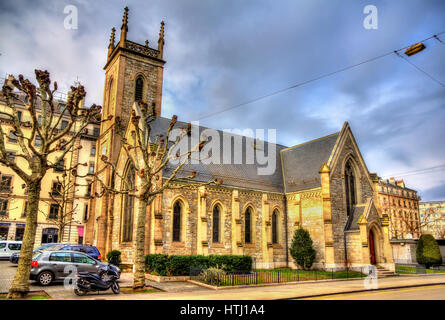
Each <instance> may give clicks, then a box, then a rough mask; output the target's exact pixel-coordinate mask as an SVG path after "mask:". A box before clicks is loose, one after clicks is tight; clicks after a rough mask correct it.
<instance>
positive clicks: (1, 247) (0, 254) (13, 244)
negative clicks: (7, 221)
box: [0, 240, 22, 260]
mask: <svg viewBox="0 0 445 320" xmlns="http://www.w3.org/2000/svg"><path fill="white" fill-rule="evenodd" d="M21 248H22V242H21V241H5V240H4V241H0V259H6V260H7V259H9V258H10V257H11V256H12V255H13V254H14V253H17V252H20V249H21Z"/></svg>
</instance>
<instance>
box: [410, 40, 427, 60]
mask: <svg viewBox="0 0 445 320" xmlns="http://www.w3.org/2000/svg"><path fill="white" fill-rule="evenodd" d="M425 48H426V47H425V45H424V44H423V43H422V42H419V43H416V44H414V45H412V46H411V47H409V48H408V49H406V50H405V54H406V55H407V56H408V57H410V56H412V55H414V54H416V53H419V52H420V51H422V50H423V49H425Z"/></svg>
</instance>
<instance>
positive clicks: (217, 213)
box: [212, 205, 221, 242]
mask: <svg viewBox="0 0 445 320" xmlns="http://www.w3.org/2000/svg"><path fill="white" fill-rule="evenodd" d="M220 218H221V210H220V207H219V205H216V206H214V207H213V217H212V241H213V242H219V240H220V239H219V238H220V235H219V226H220Z"/></svg>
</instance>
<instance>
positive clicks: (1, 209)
mask: <svg viewBox="0 0 445 320" xmlns="http://www.w3.org/2000/svg"><path fill="white" fill-rule="evenodd" d="M7 215H8V199H3V198H2V199H0V217H6V216H7Z"/></svg>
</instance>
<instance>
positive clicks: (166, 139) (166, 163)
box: [74, 101, 222, 289]
mask: <svg viewBox="0 0 445 320" xmlns="http://www.w3.org/2000/svg"><path fill="white" fill-rule="evenodd" d="M156 119H157V116H156V112H155V105H154V103H153V104H152V105H151V106H149V105H148V104H147V103H145V102H144V101H137V102H135V104H134V105H133V109H132V112H131V117H130V121H129V123H128V125H127V126H124V125H123V124H122V121H121V119H120V118H119V117H116V119H115V120H116V122H115V130H116V133H117V135H118V136H119V138H120V140H121V146H122V151H121V152H123V153H124V154H125V156H126V157H127V158H128V161H129V163H130V168H132V169H133V170H134V174H135V178H136V179H135V180H136V181H135V183H134V185H128V183H129V182H128V181H127V179H124V178H123V176H121V175H120V173H119V172H118V170H117V168H116V164H115V163H112V162H111V161H110V160H109V159H108V158H107V157H106V156H102V157H101V160H102V161H103V162H104V164H105V166H107V167H109V168H111V171H112V174H113V176H114V177H115V178H119V179H120V180H121V181H122V183H123V185H124V188H122V189H118V188H117V187H115V185H108V184H106V183H105V182H104V181H102V180H101V178H100V177H99V175H98V174H95V175H94V179H95V181H96V184H97V186H98V187H99V188H98V192H96V193H95V195H94V197H102V196H104V195H107V194H108V195H113V194H127V195H130V196H134V197H135V198H136V199H137V200H138V207H137V221H136V243H135V255H134V265H135V273H134V280H133V288H134V289H140V288H143V287H144V286H145V256H144V253H145V220H146V211H147V207H149V206H150V205H151V204H152V203H153V201H154V200H155V198H156V196H157V195H158V194H161V193H163V192H164V190H166V189H181V188H183V187H185V186H186V183H190V182H192V183H194V185H195V187H197V188H198V187H200V186H203V185H209V184H221V183H222V180H220V179H219V180H218V179H213V180H209V181H207V182H200V183H198V182H196V181H193V179H194V178H195V177H196V172H195V171H192V172H190V174H189V173H187V174H186V175H184V171H185V170H182V169H183V168H184V166H185V165H186V164H188V163H189V161H190V160H191V158H192V155H198V156H199V155H200V152H201V151H202V149H203V147H204V145H205V144H206V143H207V141H208V140H207V138H206V137H204V136H203V137H201V139H198V142H197V143H196V145H191V147H190V148H186V150H181V148H180V147H179V146H180V144H181V143H182V142H184V141H185V139H188V137H189V136H191V131H192V126H191V124H190V123H189V124H188V125H187V126H186V127H182V128H178V127H177V126H176V125H177V116H173V117H172V119H171V121H170V124H169V126H168V128H166V129H165V131H164V132H158V133H154V132H152V130H153V128H152V126H153V123H154V122H155V121H156ZM176 151H177V152H176ZM200 159H201V160H202V159H203V158H202V157H201V158H200ZM167 168H168V169H169V170H168V172H169V174H168V175H167V176H165V175H166V171H167V170H164V169H167ZM74 174H77V173H76V172H75V173H74ZM78 176H79V175H78Z"/></svg>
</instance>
